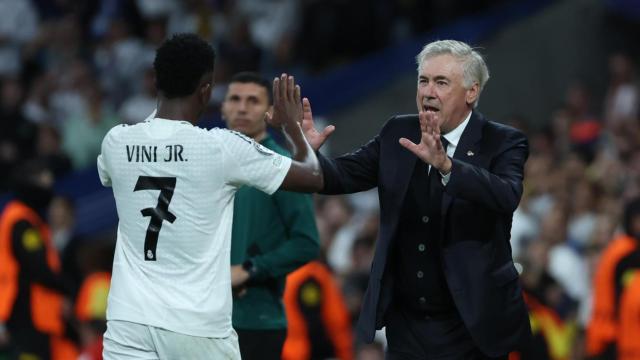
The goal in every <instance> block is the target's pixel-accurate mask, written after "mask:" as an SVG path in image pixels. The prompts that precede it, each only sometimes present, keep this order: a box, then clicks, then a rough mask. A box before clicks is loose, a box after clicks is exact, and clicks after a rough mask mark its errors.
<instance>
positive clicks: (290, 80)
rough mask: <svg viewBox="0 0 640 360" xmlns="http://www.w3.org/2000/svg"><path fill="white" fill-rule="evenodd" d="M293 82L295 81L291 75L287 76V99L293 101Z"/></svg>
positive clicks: (294, 88) (294, 89)
mask: <svg viewBox="0 0 640 360" xmlns="http://www.w3.org/2000/svg"><path fill="white" fill-rule="evenodd" d="M294 83H295V81H294V79H293V76H291V75H289V77H288V78H287V100H289V101H295V91H296V87H295V85H294Z"/></svg>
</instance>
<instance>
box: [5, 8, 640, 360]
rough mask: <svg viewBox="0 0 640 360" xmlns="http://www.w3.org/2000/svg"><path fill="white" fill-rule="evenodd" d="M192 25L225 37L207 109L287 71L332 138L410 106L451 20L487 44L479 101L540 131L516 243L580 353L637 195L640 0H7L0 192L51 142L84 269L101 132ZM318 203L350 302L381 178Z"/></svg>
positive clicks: (92, 242) (63, 244)
mask: <svg viewBox="0 0 640 360" xmlns="http://www.w3.org/2000/svg"><path fill="white" fill-rule="evenodd" d="M186 31H191V32H197V33H199V34H200V35H201V36H203V37H205V38H207V39H209V40H210V41H211V42H212V43H213V44H214V46H215V48H216V50H217V59H216V70H215V71H216V74H215V77H216V86H215V91H214V94H213V96H212V99H211V104H210V105H211V106H210V108H209V111H208V112H207V114H206V115H205V116H204V118H203V119H202V121H201V124H200V125H201V126H203V127H212V126H224V123H223V122H222V121H221V119H220V113H219V106H220V101H221V100H222V97H223V95H224V91H225V83H226V81H227V80H228V79H229V78H230V76H231V75H232V74H233V73H235V72H237V71H242V70H255V71H259V72H261V73H262V74H264V75H265V76H266V77H267V78H270V77H272V76H274V75H276V74H279V73H280V72H282V71H287V72H289V73H292V74H294V75H296V77H297V78H298V79H299V81H300V83H301V85H302V88H303V95H305V96H307V97H309V98H310V100H311V102H312V104H313V108H314V114H315V116H316V117H317V118H318V119H319V120H320V121H321V122H324V123H327V124H328V123H331V124H335V125H336V127H337V131H336V133H335V135H334V136H333V137H332V139H331V140H330V142H329V143H328V144H327V146H326V147H325V149H324V150H323V151H325V152H327V153H330V154H332V155H338V154H341V153H343V152H345V151H349V150H352V149H354V148H355V147H357V146H358V145H360V144H363V143H364V142H366V141H367V140H368V139H370V138H371V137H372V136H373V135H374V134H375V133H376V132H377V131H378V129H379V128H380V126H381V125H382V124H383V123H384V121H385V120H386V119H388V118H389V117H390V116H391V115H393V114H397V113H411V112H415V100H414V99H415V76H416V73H415V68H416V65H415V63H414V56H415V55H416V54H417V53H418V52H419V50H420V48H421V46H422V45H424V44H425V43H427V42H428V41H430V40H435V39H444V38H454V39H459V40H464V41H467V42H469V43H470V44H472V45H473V46H478V47H480V50H481V53H483V54H484V55H485V56H486V60H487V63H488V66H489V70H490V72H491V80H490V81H489V83H488V85H487V87H486V88H485V91H484V92H483V94H482V97H481V101H480V105H479V109H480V111H481V112H482V113H484V114H485V115H486V116H488V117H489V118H491V119H494V120H497V121H500V122H505V123H509V124H512V125H514V126H516V127H519V128H521V129H523V130H524V131H526V132H527V134H528V136H529V139H530V143H531V157H530V159H529V161H528V163H527V168H526V179H525V194H524V197H523V200H522V203H521V206H520V208H519V209H518V211H517V212H516V214H515V217H514V225H513V231H512V245H513V247H514V257H515V258H516V260H517V261H518V262H519V263H521V264H522V265H523V266H524V272H523V277H522V279H523V282H524V284H525V287H526V288H527V289H529V290H530V291H531V292H532V293H535V294H539V300H540V301H542V302H543V303H544V304H545V305H547V306H548V307H549V308H551V309H553V311H554V312H555V314H556V315H557V318H558V319H559V320H560V321H559V324H560V325H559V329H560V330H559V331H558V332H556V334H557V335H556V339H555V340H553V341H550V343H553V344H556V345H554V347H555V348H554V350H553V351H552V352H554V356H553V358H556V359H569V358H574V359H580V358H582V357H583V356H582V349H583V347H584V346H583V344H582V331H581V330H582V328H583V326H584V324H585V322H586V320H587V319H588V316H589V306H590V305H589V304H590V301H589V299H590V292H591V275H592V274H593V269H594V264H595V263H596V262H597V259H598V255H599V254H600V252H601V250H602V248H603V247H604V246H605V245H606V244H607V243H608V242H609V240H610V239H611V238H612V237H613V236H614V234H615V233H616V232H618V231H619V230H620V215H621V212H622V208H623V204H624V201H625V200H628V199H630V198H631V197H633V196H636V195H639V191H638V190H639V188H638V185H639V182H638V180H640V151H639V150H640V147H639V145H640V141H639V140H640V138H639V136H640V128H639V124H640V123H639V121H638V120H639V119H638V116H639V111H638V107H639V102H640V93H639V90H638V82H637V80H638V79H637V78H636V77H635V76H636V73H635V68H636V67H637V65H638V61H639V60H640V48H639V47H638V46H637V39H639V38H640V4H639V3H638V2H637V1H633V0H566V1H559V0H558V1H553V0H531V1H528V0H521V1H517V0H494V1H489V0H482V1H473V0H456V1H453V0H431V1H419V0H398V1H388V0H351V1H343V0H325V1H321V0H300V1H296V0H268V1H261V0H237V1H232V0H226V1H225V0H184V1H180V0H102V1H89V0H85V1H82V0H79V1H74V0H0V169H1V172H2V177H1V179H0V192H1V193H2V195H0V206H3V205H4V204H5V203H6V202H7V201H8V199H10V196H11V195H10V194H8V193H7V185H8V184H7V182H8V179H9V176H8V174H9V173H10V172H11V169H13V168H14V167H15V166H16V165H18V164H20V163H22V162H24V160H25V159H28V158H31V157H42V158H46V159H47V160H48V161H49V162H50V164H51V165H52V166H53V167H54V168H55V169H56V176H57V182H56V192H57V193H58V195H60V196H61V197H62V198H63V199H67V200H69V201H66V202H65V201H61V200H58V201H55V202H54V203H53V204H54V205H53V206H52V209H51V211H50V212H49V214H50V223H51V226H52V228H53V231H54V234H57V236H58V237H57V241H58V245H59V246H60V250H62V252H63V259H64V256H65V255H66V256H67V261H69V264H71V265H70V266H71V267H70V268H69V269H70V270H69V275H70V276H72V277H73V278H74V279H75V280H76V281H77V282H79V281H81V280H82V279H83V277H84V276H86V274H87V272H88V271H89V270H88V269H89V268H91V266H88V265H86V263H87V262H90V263H91V262H93V263H101V262H103V263H106V264H108V263H109V260H110V258H109V256H110V252H111V251H112V250H111V249H112V246H113V242H114V240H115V234H114V228H115V225H116V223H117V216H116V212H115V204H114V201H113V196H112V194H111V190H110V189H105V188H102V187H101V186H100V184H99V181H98V177H97V173H96V168H95V158H96V155H97V154H98V152H99V147H100V141H101V140H102V137H103V136H104V134H105V133H106V132H107V131H108V129H109V128H110V127H111V126H113V125H115V124H118V123H121V122H126V123H134V122H136V121H140V120H142V119H143V118H144V117H145V116H146V115H147V114H148V113H150V111H151V110H152V109H153V108H154V106H155V105H154V104H155V103H154V90H153V78H152V73H151V71H150V69H151V64H152V61H153V54H154V50H155V48H156V47H157V46H158V45H159V43H160V42H161V41H162V40H163V39H164V38H165V37H166V36H168V35H170V34H171V33H174V32H186ZM316 204H317V206H316V217H317V223H318V227H319V230H320V234H321V241H322V248H323V259H324V260H326V261H327V263H328V264H329V266H330V267H331V269H332V271H333V274H334V276H335V278H336V279H337V280H338V281H339V284H340V286H341V289H342V291H343V295H344V298H345V300H346V304H347V306H348V308H349V311H350V312H351V315H352V316H353V318H354V319H355V318H356V317H357V314H358V308H359V300H360V298H361V296H362V293H363V291H364V288H363V286H364V284H366V276H367V274H368V270H369V266H370V261H371V258H372V255H373V247H374V244H375V237H376V231H377V199H376V194H375V192H372V193H365V194H358V195H355V196H348V197H331V198H325V197H320V196H317V197H316ZM69 244H74V246H72V247H71V246H67V245H69ZM69 249H71V250H69ZM65 250H66V251H67V254H64V252H65ZM87 259H89V260H87ZM369 350H370V349H369ZM356 352H359V354H360V355H362V356H364V353H365V350H363V348H362V347H361V346H359V345H357V346H356ZM373 353H375V351H373ZM368 354H370V353H368Z"/></svg>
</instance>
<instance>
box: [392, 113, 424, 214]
mask: <svg viewBox="0 0 640 360" xmlns="http://www.w3.org/2000/svg"><path fill="white" fill-rule="evenodd" d="M407 127H408V129H407V130H406V131H400V133H399V135H400V136H401V137H406V138H407V139H409V140H411V141H412V142H413V143H414V144H417V143H419V142H420V135H421V134H420V122H419V121H418V117H417V116H416V117H415V121H411V122H408V123H407ZM400 136H398V137H396V139H395V142H396V148H397V149H398V154H397V156H395V157H394V158H395V159H396V160H397V163H396V166H397V168H396V176H395V181H394V183H395V184H396V185H397V188H398V192H397V193H396V194H395V195H396V196H397V198H396V199H395V201H396V203H397V204H402V201H403V200H404V198H405V195H406V193H407V188H408V186H409V182H410V181H411V176H412V174H413V169H414V168H415V166H416V161H417V160H418V157H417V156H415V155H414V154H413V153H412V152H411V151H409V150H407V149H405V148H404V147H403V146H402V145H400V143H399V142H398V140H399V139H400ZM400 206H401V205H400Z"/></svg>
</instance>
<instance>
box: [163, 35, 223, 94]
mask: <svg viewBox="0 0 640 360" xmlns="http://www.w3.org/2000/svg"><path fill="white" fill-rule="evenodd" d="M215 56H216V54H215V51H214V50H213V48H212V47H211V45H209V43H207V42H206V41H204V40H202V39H201V38H200V37H199V36H198V35H195V34H190V33H185V34H175V35H173V36H172V37H171V38H169V39H167V40H165V41H164V43H162V45H161V46H160V47H159V48H158V50H157V51H156V58H155V60H154V61H153V68H154V70H155V72H156V88H157V89H158V91H161V92H162V94H163V95H164V96H165V97H167V98H169V99H172V98H178V97H185V96H189V95H191V94H193V92H194V91H196V88H197V87H198V83H199V82H200V79H201V78H202V76H203V75H204V74H206V73H208V72H212V71H213V65H214V61H215Z"/></svg>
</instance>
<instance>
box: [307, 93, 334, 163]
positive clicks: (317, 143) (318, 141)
mask: <svg viewBox="0 0 640 360" xmlns="http://www.w3.org/2000/svg"><path fill="white" fill-rule="evenodd" d="M335 129H336V127H335V126H333V125H329V126H327V127H325V128H324V130H322V132H318V130H316V127H315V123H314V122H313V114H312V113H311V103H310V102H309V99H307V98H304V99H302V131H303V132H304V137H305V138H307V141H308V142H309V145H311V148H313V151H318V149H320V147H321V146H322V144H324V142H325V141H327V138H329V136H330V135H331V133H333V131H334V130H335Z"/></svg>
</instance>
